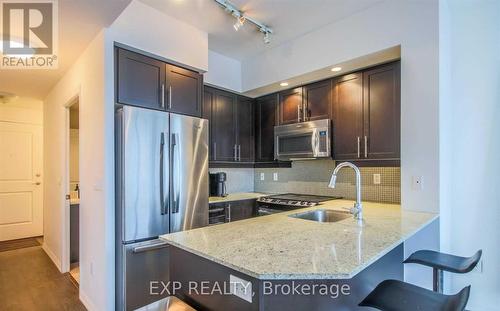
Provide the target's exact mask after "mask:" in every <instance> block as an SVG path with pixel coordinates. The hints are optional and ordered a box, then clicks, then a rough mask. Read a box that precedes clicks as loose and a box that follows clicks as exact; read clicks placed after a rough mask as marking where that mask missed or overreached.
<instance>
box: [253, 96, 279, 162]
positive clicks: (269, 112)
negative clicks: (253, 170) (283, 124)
mask: <svg viewBox="0 0 500 311" xmlns="http://www.w3.org/2000/svg"><path fill="white" fill-rule="evenodd" d="M277 123H278V94H271V95H267V96H264V97H261V98H258V99H257V101H256V104H255V162H273V161H274V126H275V125H276V124H277Z"/></svg>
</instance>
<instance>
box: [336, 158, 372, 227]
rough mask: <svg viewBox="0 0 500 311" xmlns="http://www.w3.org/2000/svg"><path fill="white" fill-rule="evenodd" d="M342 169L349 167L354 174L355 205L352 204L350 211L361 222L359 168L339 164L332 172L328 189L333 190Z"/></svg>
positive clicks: (346, 163) (349, 164)
mask: <svg viewBox="0 0 500 311" xmlns="http://www.w3.org/2000/svg"><path fill="white" fill-rule="evenodd" d="M344 167H350V168H352V169H353V170H354V172H355V173H356V203H354V206H353V208H352V209H351V213H352V214H353V215H354V217H355V218H356V219H357V220H359V221H361V220H362V219H363V205H362V204H361V172H360V171H359V168H358V167H357V166H356V165H354V164H352V163H351V162H342V163H340V164H339V165H337V167H335V169H334V170H333V173H332V177H330V182H329V184H328V187H330V188H335V184H336V182H337V174H338V172H339V171H340V170H341V169H342V168H344Z"/></svg>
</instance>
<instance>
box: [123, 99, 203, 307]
mask: <svg viewBox="0 0 500 311" xmlns="http://www.w3.org/2000/svg"><path fill="white" fill-rule="evenodd" d="M115 124H116V134H115V137H116V139H115V141H116V143H115V149H116V154H115V157H116V309H117V310H135V309H137V308H139V307H141V306H145V305H147V304H149V303H151V302H153V301H156V300H159V299H161V298H164V296H166V295H167V293H164V295H151V294H150V282H161V281H164V282H167V281H168V280H169V252H168V246H167V244H166V243H165V242H163V241H161V240H159V239H158V236H159V235H162V234H166V233H171V232H177V231H182V230H188V229H193V228H198V227H203V226H206V225H208V121H207V120H204V119H199V118H193V117H188V116H183V115H177V114H173V113H167V112H162V111H155V110H148V109H143V108H136V107H130V106H122V107H120V108H118V109H117V111H116V120H115ZM158 284H159V285H158V286H159V289H160V290H161V289H162V286H161V283H158Z"/></svg>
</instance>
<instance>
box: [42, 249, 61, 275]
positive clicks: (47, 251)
mask: <svg viewBox="0 0 500 311" xmlns="http://www.w3.org/2000/svg"><path fill="white" fill-rule="evenodd" d="M42 249H43V250H44V252H45V254H47V256H49V258H50V260H52V262H53V263H54V264H55V265H56V267H57V269H59V272H61V273H62V266H61V261H60V260H59V258H57V256H56V255H55V254H54V253H53V252H52V250H51V249H50V248H49V247H48V246H47V243H45V242H44V243H43V244H42Z"/></svg>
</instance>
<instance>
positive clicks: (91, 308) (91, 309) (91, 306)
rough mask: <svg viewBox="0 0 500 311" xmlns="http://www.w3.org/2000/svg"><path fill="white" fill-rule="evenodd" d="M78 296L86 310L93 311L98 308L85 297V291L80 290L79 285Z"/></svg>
mask: <svg viewBox="0 0 500 311" xmlns="http://www.w3.org/2000/svg"><path fill="white" fill-rule="evenodd" d="M79 292H80V293H79V298H80V301H81V302H82V303H83V305H84V306H85V308H87V310H88V311H94V310H98V309H97V308H96V307H95V306H94V304H93V303H92V301H91V300H90V299H89V298H88V297H87V295H85V293H84V292H83V291H82V288H81V287H80V290H79Z"/></svg>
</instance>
